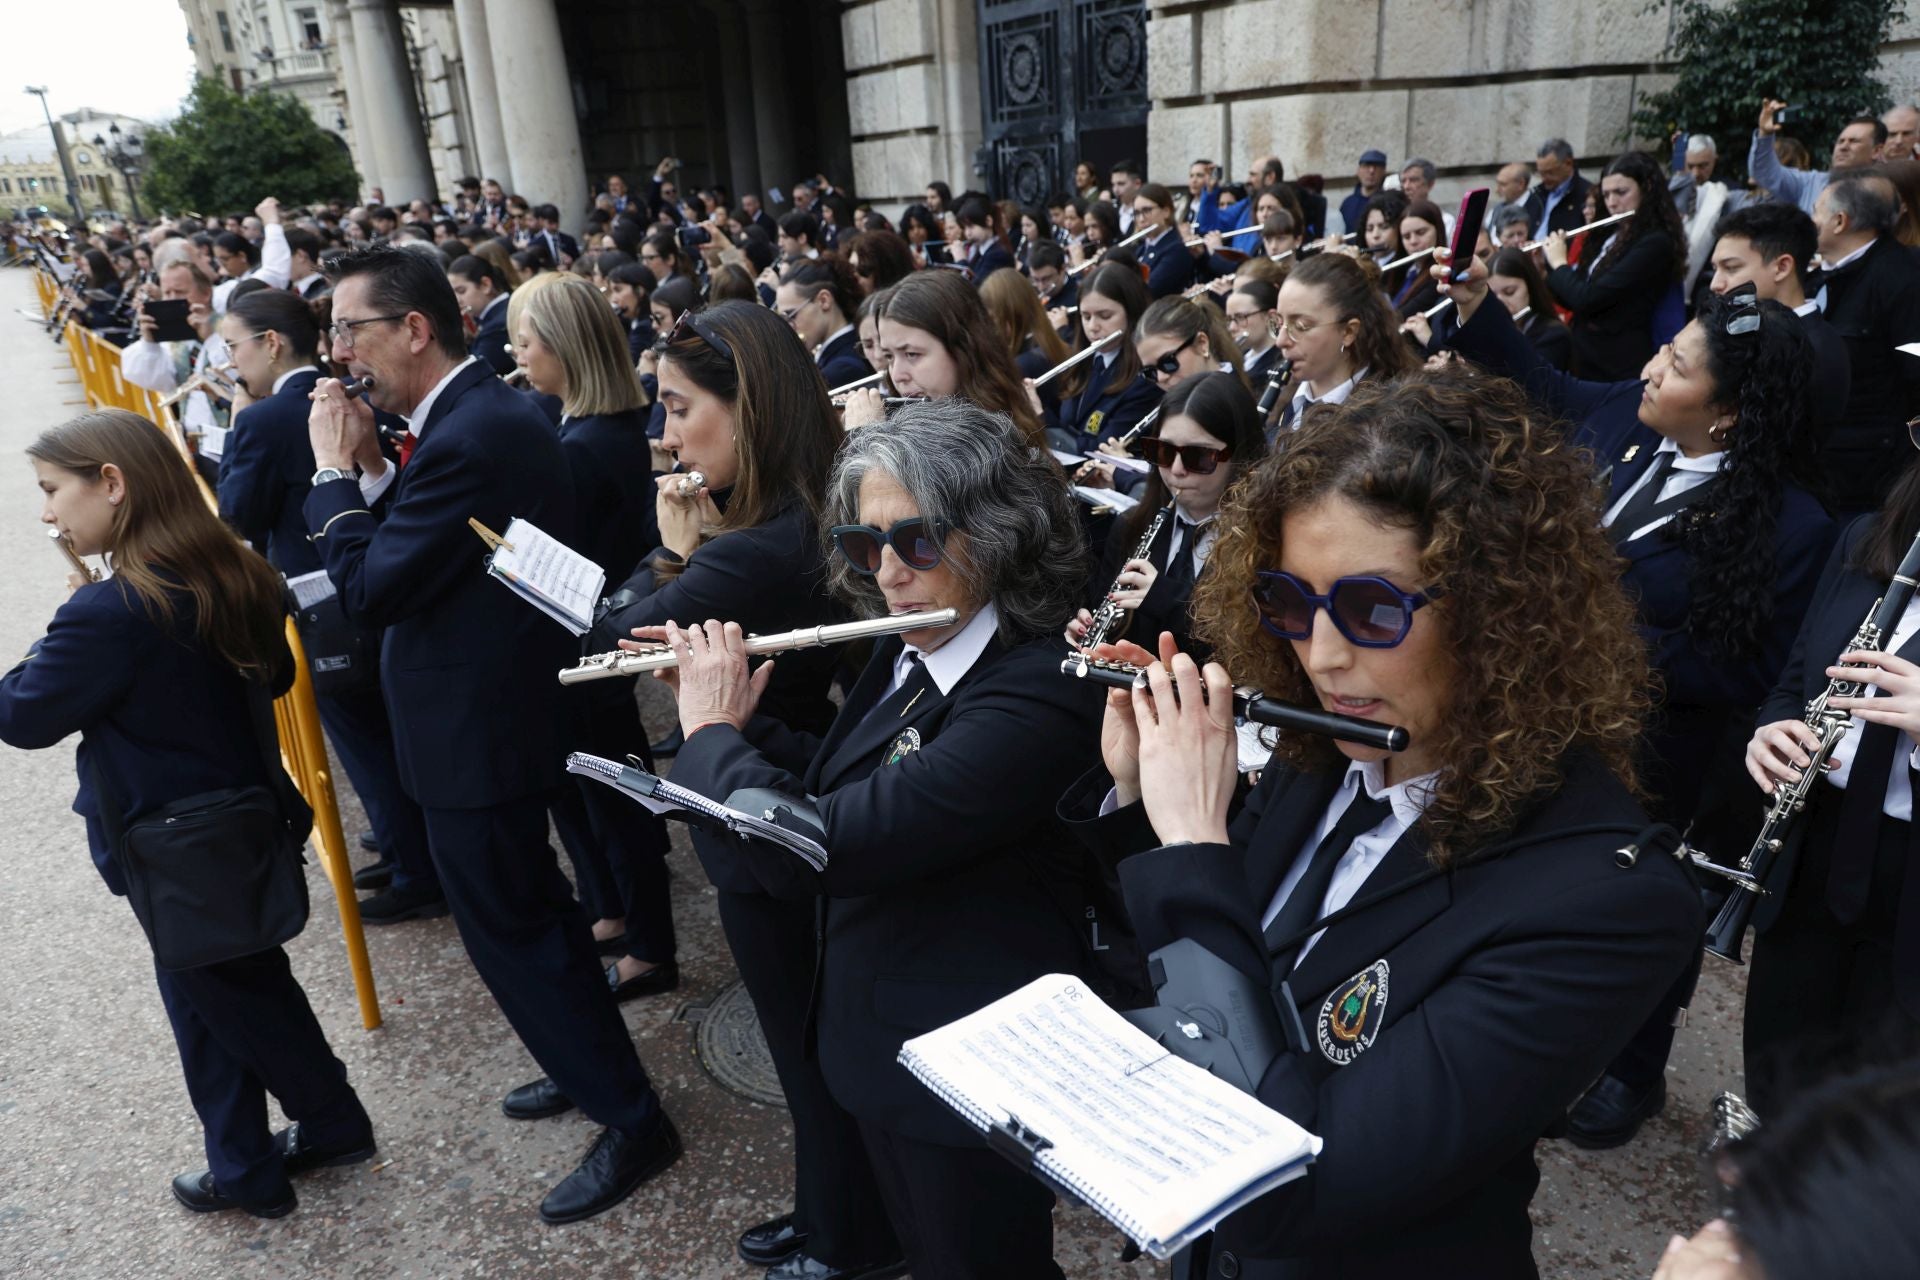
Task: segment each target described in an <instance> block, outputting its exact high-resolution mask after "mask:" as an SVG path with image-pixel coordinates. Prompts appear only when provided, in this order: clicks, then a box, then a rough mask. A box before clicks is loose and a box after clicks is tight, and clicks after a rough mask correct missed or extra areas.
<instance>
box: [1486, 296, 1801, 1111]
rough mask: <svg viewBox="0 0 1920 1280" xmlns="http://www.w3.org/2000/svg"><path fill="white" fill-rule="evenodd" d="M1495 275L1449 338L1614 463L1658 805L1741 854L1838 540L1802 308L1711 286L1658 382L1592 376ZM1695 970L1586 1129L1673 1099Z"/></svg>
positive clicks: (1591, 1100) (1606, 1081)
mask: <svg viewBox="0 0 1920 1280" xmlns="http://www.w3.org/2000/svg"><path fill="white" fill-rule="evenodd" d="M1485 279H1486V269H1485V268H1484V267H1483V266H1481V264H1479V263H1478V262H1475V263H1474V264H1473V267H1472V272H1471V276H1470V279H1469V280H1468V281H1467V282H1466V283H1464V284H1455V285H1452V286H1451V296H1452V297H1453V300H1454V302H1455V304H1456V306H1457V308H1458V315H1459V316H1460V317H1461V327H1460V329H1459V330H1458V331H1457V332H1456V333H1454V334H1453V336H1452V338H1451V339H1450V340H1449V342H1448V345H1449V346H1451V347H1452V348H1453V349H1454V350H1455V351H1458V352H1459V353H1460V354H1461V355H1464V356H1466V357H1468V358H1469V359H1471V360H1473V361H1475V362H1476V363H1477V364H1479V365H1481V366H1482V367H1483V368H1485V369H1487V370H1489V371H1491V372H1494V373H1500V374H1506V375H1508V376H1510V377H1513V378H1515V379H1516V380H1518V381H1520V382H1521V383H1522V384H1523V385H1524V386H1525V387H1526V388H1527V390H1528V392H1529V394H1530V395H1532V396H1533V398H1534V399H1535V402H1536V403H1537V404H1538V405H1539V406H1540V407H1541V408H1542V409H1543V410H1545V411H1546V412H1549V413H1551V414H1553V415H1554V416H1556V417H1560V418H1565V419H1567V420H1568V421H1570V422H1572V423H1573V424H1574V427H1573V438H1574V440H1575V441H1576V442H1578V443H1580V444H1583V445H1585V446H1586V447H1587V448H1590V449H1591V450H1593V452H1594V454H1595V456H1596V458H1597V459H1598V461H1599V464H1600V465H1601V466H1602V467H1606V468H1608V478H1607V484H1608V493H1607V497H1606V507H1605V512H1604V514H1603V516H1602V520H1603V522H1604V524H1605V526H1606V529H1607V533H1608V536H1609V537H1610V538H1611V540H1612V542H1613V544H1614V546H1615V547H1616V548H1618V550H1619V553H1620V555H1621V556H1622V557H1624V559H1625V562H1626V563H1625V566H1624V573H1623V575H1622V576H1623V581H1624V583H1625V585H1626V588H1627V591H1628V594H1629V595H1630V596H1632V597H1633V599H1634V600H1635V601H1636V604H1637V610H1638V614H1639V624H1640V631H1641V634H1642V635H1643V636H1644V637H1645V638H1646V641H1647V644H1648V646H1649V647H1650V649H1651V651H1652V655H1653V666H1654V670H1655V672H1656V673H1657V674H1658V676H1659V680H1660V686H1661V689H1662V694H1661V699H1660V703H1659V706H1658V708H1657V711H1656V715H1655V718H1654V720H1653V723H1652V725H1651V727H1650V730H1649V732H1648V734H1647V736H1646V738H1645V740H1644V742H1643V743H1642V747H1641V753H1642V763H1643V776H1644V777H1645V778H1646V779H1647V783H1648V787H1649V790H1650V793H1651V794H1650V796H1649V806H1648V807H1649V808H1650V809H1651V811H1652V812H1653V814H1654V816H1655V817H1657V818H1659V819H1660V820H1661V821H1663V822H1668V823H1671V824H1673V825H1674V826H1676V827H1681V828H1685V827H1688V826H1692V828H1693V830H1692V832H1691V835H1690V837H1689V838H1690V840H1691V841H1692V842H1693V843H1694V844H1695V845H1696V846H1697V847H1700V848H1703V849H1705V850H1707V851H1708V852H1713V853H1718V854H1721V855H1722V856H1723V857H1734V856H1738V855H1739V854H1741V853H1744V852H1745V851H1746V849H1747V847H1748V846H1749V845H1750V844H1751V842H1752V839H1753V837H1754V835H1755V834H1757V827H1758V822H1759V817H1760V813H1759V810H1758V808H1757V807H1756V806H1754V805H1753V804H1752V802H1751V799H1750V797H1749V796H1748V794H1747V792H1746V784H1745V782H1744V781H1743V780H1741V778H1740V776H1739V773H1738V755H1739V752H1738V747H1737V743H1738V742H1739V741H1740V740H1742V739H1744V738H1745V736H1746V733H1747V730H1748V728H1749V726H1750V724H1751V720H1752V715H1753V708H1754V707H1755V706H1757V705H1758V704H1759V702H1760V701H1761V700H1762V699H1764V698H1765V697H1766V695H1767V691H1768V690H1770V689H1771V688H1773V685H1774V681H1775V679H1776V678H1777V677H1778V676H1779V674H1780V670H1781V668H1782V667H1783V666H1784V665H1785V663H1786V661H1787V655H1788V652H1789V650H1790V649H1791V648H1792V646H1793V637H1794V633H1795V631H1796V630H1797V629H1798V627H1799V625H1800V620H1801V618H1802V617H1803V616H1804V615H1805V613H1806V609H1807V603H1808V601H1809V600H1810V599H1811V598H1812V595H1813V588H1814V583H1815V581H1816V580H1817V578H1818V576H1819V573H1820V566H1821V564H1822V563H1823V562H1824V561H1825V559H1826V554H1827V548H1828V547H1829V546H1830V545H1831V544H1832V542H1833V537H1834V526H1833V521H1832V520H1831V519H1830V518H1829V517H1828V515H1827V513H1826V511H1825V509H1824V508H1823V507H1822V506H1821V504H1820V501H1819V499H1818V498H1816V497H1815V496H1814V493H1813V490H1815V489H1817V488H1818V487H1819V481H1818V470H1817V464H1816V461H1815V458H1814V453H1813V449H1814V439H1813V432H1812V430H1811V429H1810V423H1811V420H1812V408H1811V397H1812V370H1813V349H1812V347H1811V345H1810V344H1809V343H1808V341H1807V339H1806V335H1805V333H1804V332H1803V330H1802V329H1801V326H1800V322H1799V320H1798V319H1797V318H1796V317H1795V316H1794V314H1793V313H1792V312H1791V311H1789V310H1788V309H1787V308H1785V307H1783V306H1781V305H1780V304H1779V303H1776V302H1756V301H1755V298H1754V295H1753V292H1752V288H1751V286H1747V287H1744V288H1742V289H1739V290H1735V291H1733V292H1730V293H1726V294H1719V295H1711V296H1709V297H1708V298H1707V299H1706V300H1705V301H1703V303H1702V304H1701V308H1700V313H1699V315H1698V316H1697V317H1696V318H1695V319H1694V320H1693V322H1692V323H1690V324H1688V325H1687V327H1686V328H1684V329H1682V330H1681V331H1680V333H1679V334H1678V335H1677V336H1676V337H1675V338H1674V340H1673V342H1672V343H1671V344H1669V345H1668V346H1666V347H1664V348H1662V349H1661V351H1660V353H1659V354H1658V355H1657V356H1655V357H1654V359H1653V361H1652V362H1651V363H1650V364H1649V365H1648V368H1647V378H1646V380H1645V381H1644V382H1642V381H1639V380H1635V381H1632V382H1615V383H1597V382H1584V381H1580V380H1578V379H1576V378H1572V377H1569V376H1567V375H1565V374H1562V373H1558V372H1556V371H1554V370H1553V369H1552V368H1551V367H1550V366H1549V365H1548V364H1547V362H1546V360H1545V358H1544V357H1543V356H1541V355H1540V353H1539V351H1538V350H1537V349H1536V348H1534V347H1533V346H1532V344H1530V343H1528V342H1527V341H1526V339H1524V338H1523V337H1521V335H1520V332H1519V330H1518V329H1517V328H1515V326H1514V323H1513V320H1512V317H1511V316H1510V315H1509V314H1508V313H1507V310H1506V308H1505V307H1502V306H1499V305H1491V306H1483V305H1481V304H1482V303H1483V302H1484V301H1485V299H1486V290H1485ZM1695 973H1696V975H1697V968H1696V971H1695ZM1693 976H1695V975H1689V976H1688V977H1687V978H1686V979H1685V980H1684V981H1683V982H1682V983H1681V984H1680V985H1679V986H1678V987H1676V989H1675V991H1674V993H1673V998H1672V1000H1671V1002H1670V1004H1669V1005H1668V1006H1666V1007H1664V1009H1663V1012H1664V1014H1665V1016H1656V1017H1655V1018H1653V1019H1651V1020H1650V1021H1649V1022H1648V1024H1647V1026H1646V1027H1645V1028H1644V1029H1643V1032H1642V1034H1641V1036H1639V1037H1638V1038H1636V1039H1635V1041H1634V1043H1633V1045H1632V1047H1631V1049H1630V1050H1629V1052H1628V1053H1627V1054H1625V1055H1623V1056H1622V1058H1621V1059H1620V1060H1619V1061H1618V1062H1616V1063H1615V1064H1614V1065H1613V1066H1612V1067H1611V1068H1610V1069H1609V1071H1608V1073H1607V1075H1606V1076H1605V1077H1603V1078H1602V1079H1601V1080H1600V1081H1599V1082H1598V1083H1597V1084H1596V1085H1595V1086H1594V1089H1593V1091H1592V1092H1591V1093H1590V1094H1589V1096H1588V1098H1587V1099H1585V1100H1583V1102H1582V1104H1581V1106H1580V1107H1578V1108H1576V1109H1575V1112H1574V1114H1573V1117H1572V1128H1571V1131H1570V1136H1571V1137H1572V1139H1573V1140H1574V1141H1575V1142H1576V1143H1579V1144H1580V1145H1582V1146H1590V1147H1612V1146H1619V1145H1621V1144H1622V1143H1624V1142H1626V1141H1627V1140H1628V1139H1630V1138H1631V1137H1632V1136H1633V1133H1634V1131H1635V1130H1636V1129H1637V1128H1638V1127H1639V1125H1640V1123H1641V1121H1643V1120H1644V1119H1645V1118H1646V1117H1648V1116H1650V1115H1652V1114H1654V1113H1655V1112H1657V1111H1658V1110H1659V1109H1660V1107H1661V1105H1662V1103H1663V1102H1664V1100H1665V1096H1666V1087H1665V1066H1666V1060H1667V1052H1668V1050H1669V1049H1670V1048H1671V1047H1672V1043H1673V1025H1672V1016H1671V1015H1672V1011H1673V1010H1674V1009H1677V1008H1678V1007H1680V1006H1681V1005H1683V1004H1685V1003H1686V1001H1687V999H1688V997H1689V996H1690V995H1691V992H1692V985H1693Z"/></svg>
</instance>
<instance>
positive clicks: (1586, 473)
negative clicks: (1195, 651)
mask: <svg viewBox="0 0 1920 1280" xmlns="http://www.w3.org/2000/svg"><path fill="white" fill-rule="evenodd" d="M1333 496H1338V497H1341V498H1344V499H1346V500H1347V501H1350V502H1353V503H1355V504H1357V505H1359V506H1360V507H1362V508H1363V509H1365V510H1367V511H1368V512H1370V513H1372V514H1373V515H1374V516H1376V517H1377V518H1378V519H1380V520H1382V521H1384V522H1387V523H1389V524H1392V525H1396V526H1399V527H1402V528H1405V529H1407V530H1409V531H1410V532H1411V533H1412V534H1413V535H1414V537H1415V538H1416V539H1417V541H1418V542H1419V545H1420V552H1419V555H1420V573H1421V577H1422V578H1423V579H1424V580H1425V581H1426V582H1427V583H1429V584H1431V586H1432V587H1435V588H1438V589H1439V590H1440V591H1442V592H1444V595H1442V596H1440V598H1439V599H1437V600H1436V601H1435V603H1434V605H1433V606H1432V607H1430V608H1429V609H1427V610H1425V611H1423V613H1422V614H1421V617H1422V619H1423V621H1424V622H1425V623H1427V624H1428V625H1433V624H1437V625H1439V626H1441V627H1443V628H1445V629H1446V639H1447V643H1446V644H1445V645H1444V646H1443V649H1444V651H1445V652H1446V653H1447V654H1448V655H1449V658H1450V670H1449V671H1448V672H1447V676H1446V682H1447V686H1448V688H1449V689H1450V690H1451V691H1452V694H1453V697H1452V701H1451V704H1450V705H1449V706H1448V708H1447V710H1446V712H1445V713H1444V716H1443V719H1442V723H1441V724H1440V726H1439V727H1438V728H1437V729H1436V730H1435V731H1434V732H1433V733H1432V734H1431V736H1430V738H1429V742H1428V745H1429V747H1430V748H1431V750H1432V751H1433V753H1434V758H1435V760H1436V761H1437V762H1438V769H1439V778H1438V780H1437V782H1436V783H1435V786H1434V793H1433V798H1432V801H1431V803H1430V804H1429V805H1428V807H1427V810H1426V813H1425V815H1424V816H1423V817H1422V819H1421V821H1422V824H1423V826H1424V828H1425V830H1426V832H1427V835H1428V837H1429V842H1430V850H1431V853H1430V856H1431V857H1432V858H1433V860H1434V862H1435V863H1436V865H1440V866H1449V865H1452V863H1453V862H1454V861H1455V860H1456V859H1458V858H1460V857H1462V856H1464V855H1465V854H1467V853H1470V852H1471V850H1472V849H1473V848H1474V847H1476V846H1478V845H1480V844H1483V843H1485V842H1486V841H1488V840H1492V839H1497V838H1499V837H1500V836H1502V835H1504V834H1506V833H1507V832H1509V831H1510V830H1511V829H1512V827H1513V825H1514V823H1515V821H1516V820H1517V819H1518V817H1519V816H1520V814H1521V812H1522V810H1523V809H1524V808H1525V807H1526V806H1527V805H1528V803H1529V802H1530V801H1532V800H1534V799H1535V798H1537V797H1538V796H1539V795H1541V794H1542V793H1544V792H1546V791H1550V790H1551V789H1552V788H1554V787H1556V786H1557V785H1559V782H1560V780H1561V778H1562V762H1563V761H1564V759H1565V758H1566V756H1567V753H1568V752H1569V751H1571V750H1574V749H1576V748H1579V749H1585V750H1589V751H1592V752H1594V753H1596V754H1597V755H1598V756H1599V758H1600V759H1601V760H1602V761H1604V763H1605V764H1606V766H1607V767H1608V768H1609V769H1611V770H1612V771H1613V773H1614V774H1615V775H1616V776H1618V777H1619V778H1620V779H1621V780H1622V781H1623V782H1625V783H1626V784H1627V785H1629V786H1633V785H1634V778H1633V747H1634V743H1635V740H1636V739H1637V738H1638V737H1639V735H1640V732H1641V728H1642V724H1643V721H1644V719H1645V717H1646V713H1647V707H1648V697H1647V681H1648V675H1647V657H1646V649H1645V646H1644V645H1643V644H1642V642H1641V640H1640V637H1639V634H1638V632H1637V631H1636V629H1635V626H1634V612H1633V607H1632V605H1631V604H1630V603H1629V602H1628V600H1627V598H1626V595H1625V593H1624V592H1623V591H1622V590H1621V589H1620V571H1619V567H1618V562H1617V561H1616V559H1615V557H1614V552H1613V548H1612V546H1611V545H1610V544H1609V543H1608V541H1607V537H1606V535H1605V533H1604V532H1603V531H1602V530H1601V528H1600V508H1599V499H1598V495H1597V494H1596V492H1595V487H1594V483H1593V469H1592V463H1591V460H1590V459H1589V458H1588V457H1587V456H1586V455H1585V454H1584V453H1583V452H1581V451H1580V450H1578V449H1575V448H1573V447H1571V446H1570V445H1569V444H1568V443H1567V442H1566V441H1565V440H1564V439H1563V438H1562V437H1561V435H1560V434H1559V432H1558V431H1557V430H1554V429H1553V428H1550V427H1548V426H1546V425H1544V423H1543V421H1542V420H1541V419H1538V418H1536V417H1535V416H1534V415H1533V411H1532V410H1531V408H1530V407H1529V405H1528V403H1527V401H1526V398H1525V397H1524V396H1523V395H1522V394H1521V393H1520V391H1519V389H1518V388H1516V387H1514V386H1513V385H1512V384H1511V383H1507V382H1502V381H1497V380H1494V379H1487V378H1479V379H1469V378H1468V377H1467V376H1466V375H1465V374H1462V373H1459V372H1457V371H1454V370H1442V371H1439V372H1424V371H1422V372H1417V373H1412V374H1408V375H1406V376H1405V377H1402V378H1400V379H1398V380H1396V381H1394V382H1392V383H1390V384H1389V383H1376V382H1374V381H1372V380H1368V381H1365V382H1362V383H1361V384H1360V385H1359V386H1358V387H1357V388H1355V390H1354V393H1353V396H1352V397H1351V398H1350V399H1349V400H1348V401H1347V402H1346V403H1345V404H1342V405H1338V406H1322V407H1319V408H1317V409H1316V410H1315V411H1314V412H1313V413H1311V414H1309V415H1307V417H1306V420H1305V423H1304V425H1303V426H1301V428H1300V429H1299V430H1298V431H1296V432H1295V433H1294V434H1293V435H1292V436H1291V437H1290V438H1289V439H1288V441H1287V445H1286V447H1285V448H1284V449H1282V450H1280V451H1279V452H1277V453H1276V454H1274V455H1273V456H1272V457H1270V458H1269V459H1268V460H1267V462H1266V463H1265V464H1264V465H1262V466H1261V467H1259V468H1258V469H1256V470H1255V471H1253V472H1252V473H1251V474H1250V475H1248V476H1247V477H1246V478H1244V479H1243V480H1241V481H1240V482H1239V483H1237V484H1236V485H1235V486H1234V487H1233V488H1232V489H1231V490H1230V491H1229V492H1228V494H1227V499H1226V502H1225V504H1224V505H1223V507H1222V515H1221V533H1220V538H1219V541H1218V542H1217V543H1216V544H1215V546H1214V549H1213V552H1212V554H1211V555H1210V556H1209V557H1208V562H1207V572H1206V574H1205V575H1203V576H1202V577H1201V579H1200V581H1199V584H1198V585H1197V586H1196V588H1195V590H1194V595H1193V614H1194V618H1195V622H1196V627H1195V631H1196V634H1197V635H1198V636H1199V637H1200V639H1202V640H1204V641H1206V642H1208V643H1210V644H1211V645H1213V647H1214V652H1215V655H1216V657H1217V658H1218V659H1219V661H1220V662H1222V663H1223V664H1224V665H1225V666H1226V668H1227V670H1228V671H1230V672H1232V673H1233V676H1234V680H1235V682H1236V683H1241V684H1252V685H1256V686H1259V687H1260V688H1262V689H1264V690H1265V691H1266V692H1267V693H1269V694H1272V695H1274V696H1276V697H1279V698H1282V699H1284V700H1286V701H1289V702H1304V703H1309V704H1315V705H1317V704H1318V702H1319V699H1318V697H1317V695H1316V694H1315V692H1314V688H1313V684H1312V681H1311V680H1310V679H1309V678H1308V675H1307V673H1306V671H1305V669H1304V668H1303V667H1302V666H1301V662H1300V659H1299V657H1298V656H1297V655H1296V653H1295V652H1294V647H1293V646H1292V645H1290V644H1285V643H1281V642H1279V641H1276V640H1275V639H1274V638H1273V637H1272V636H1271V635H1269V634H1268V633H1267V632H1266V631H1265V630H1263V629H1262V628H1261V626H1260V621H1259V617H1258V615H1257V613H1256V612H1255V610H1254V609H1253V607H1252V606H1251V604H1250V602H1249V599H1248V596H1249V592H1250V591H1251V590H1252V588H1253V586H1254V583H1255V581H1256V578H1255V574H1256V572H1257V571H1259V570H1261V569H1270V568H1272V567H1273V566H1274V565H1275V564H1277V563H1278V562H1279V560H1280V557H1281V548H1282V544H1283V540H1284V531H1285V527H1286V518H1287V515H1288V514H1289V513H1290V512H1294V511H1300V510H1303V509H1306V508H1308V507H1311V506H1313V505H1314V504H1316V503H1318V502H1320V501H1322V500H1324V499H1326V498H1328V497H1333ZM1273 742H1274V747H1275V755H1276V757H1278V758H1279V759H1280V760H1282V761H1284V762H1286V763H1288V764H1290V765H1293V766H1294V767H1297V768H1306V769H1327V768H1332V767H1334V766H1335V765H1336V764H1338V763H1339V762H1340V761H1341V760H1342V757H1341V756H1340V755H1339V753H1338V752H1337V750H1336V749H1335V748H1334V746H1333V744H1332V742H1331V741H1329V740H1328V739H1325V738H1319V737H1313V736H1309V735H1304V734H1294V733H1286V732H1281V733H1277V734H1275V735H1274V736H1273Z"/></svg>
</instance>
